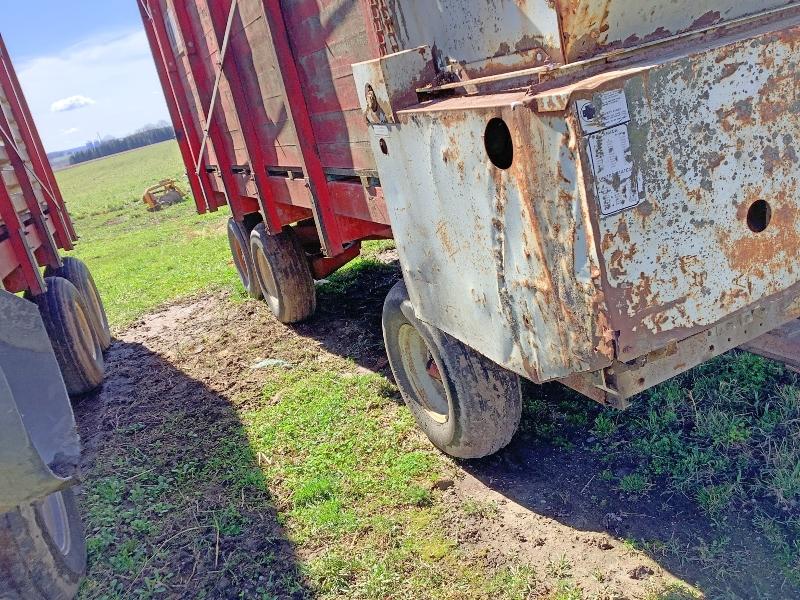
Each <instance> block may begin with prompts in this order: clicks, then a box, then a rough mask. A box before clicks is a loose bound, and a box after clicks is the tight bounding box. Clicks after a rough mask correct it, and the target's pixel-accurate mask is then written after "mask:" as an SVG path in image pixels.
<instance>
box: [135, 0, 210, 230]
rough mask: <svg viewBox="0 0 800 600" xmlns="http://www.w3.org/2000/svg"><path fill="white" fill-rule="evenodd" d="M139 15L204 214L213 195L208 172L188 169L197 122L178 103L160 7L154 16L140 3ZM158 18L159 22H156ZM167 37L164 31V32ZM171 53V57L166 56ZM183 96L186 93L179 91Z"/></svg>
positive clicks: (173, 62) (173, 69)
mask: <svg viewBox="0 0 800 600" xmlns="http://www.w3.org/2000/svg"><path fill="white" fill-rule="evenodd" d="M139 12H140V13H141V15H142V22H143V23H144V24H145V27H144V30H145V33H146V34H147V42H148V43H149V44H150V51H151V52H152V53H153V56H154V57H158V56H160V57H161V60H155V61H153V62H155V64H156V71H158V79H159V81H160V83H161V87H162V89H163V90H164V100H165V101H166V103H167V110H169V116H170V119H172V126H173V129H175V138H176V139H177V141H178V147H179V148H180V151H181V158H182V159H183V164H184V165H187V168H186V177H188V179H189V187H190V188H191V190H192V195H193V196H194V203H195V205H196V206H197V212H199V213H200V214H203V213H205V212H206V210H207V208H208V203H209V201H208V199H207V198H208V196H209V195H211V194H213V193H214V191H213V189H212V188H211V184H210V182H209V181H208V173H206V172H205V171H202V172H201V174H200V175H198V174H197V173H195V171H194V170H193V169H190V168H188V165H190V164H192V161H193V160H194V153H193V151H192V146H196V147H198V148H199V143H198V142H197V141H196V140H197V131H196V130H195V128H194V121H192V120H187V119H185V118H184V113H183V112H182V111H181V110H180V108H179V101H178V99H177V96H178V91H176V89H175V85H174V84H173V81H172V79H171V78H170V76H169V73H168V69H169V70H171V71H173V72H175V71H177V67H176V66H175V59H174V57H172V56H171V53H172V49H171V48H169V47H168V50H166V51H165V50H164V48H163V47H162V45H161V41H160V40H161V36H160V35H159V29H158V25H157V23H159V22H160V23H163V19H161V14H160V7H158V12H157V13H156V14H155V15H154V12H155V11H154V8H151V7H150V6H149V3H147V2H145V0H142V1H141V2H139ZM156 19H158V20H156ZM162 33H163V34H164V35H166V33H165V32H162ZM166 52H169V53H170V54H166ZM168 56H170V58H167V57H168ZM179 91H180V92H181V93H183V90H182V89H181V90H179ZM183 97H184V100H185V95H184V96H183Z"/></svg>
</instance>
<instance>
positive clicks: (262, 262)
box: [256, 248, 280, 315]
mask: <svg viewBox="0 0 800 600" xmlns="http://www.w3.org/2000/svg"><path fill="white" fill-rule="evenodd" d="M256 262H258V281H259V283H260V284H261V291H262V292H264V300H266V301H267V304H268V305H269V308H270V310H271V311H272V312H273V314H275V315H277V314H278V313H279V312H280V302H279V301H278V284H277V283H276V282H275V277H273V276H272V269H271V268H270V266H269V261H268V260H267V257H266V256H265V255H264V251H263V250H261V249H260V248H259V250H258V252H257V253H256Z"/></svg>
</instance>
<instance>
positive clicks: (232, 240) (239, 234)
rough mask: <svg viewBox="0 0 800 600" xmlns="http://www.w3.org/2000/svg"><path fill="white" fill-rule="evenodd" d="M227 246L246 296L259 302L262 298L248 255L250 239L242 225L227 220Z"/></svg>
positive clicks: (251, 258)
mask: <svg viewBox="0 0 800 600" xmlns="http://www.w3.org/2000/svg"><path fill="white" fill-rule="evenodd" d="M228 244H229V245H230V248H231V255H232V256H233V264H234V266H235V267H236V272H237V273H238V274H239V279H241V281H242V285H243V286H244V289H245V290H246V291H247V295H248V296H250V297H251V298H255V299H256V300H260V299H261V298H262V293H261V286H260V285H259V284H258V279H257V278H256V273H255V267H254V266H253V257H252V254H251V253H250V238H249V235H248V233H247V229H246V228H245V226H244V224H243V223H239V222H237V221H235V220H234V219H228Z"/></svg>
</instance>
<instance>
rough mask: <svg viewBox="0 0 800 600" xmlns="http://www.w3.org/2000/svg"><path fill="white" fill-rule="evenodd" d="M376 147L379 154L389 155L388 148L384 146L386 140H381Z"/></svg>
mask: <svg viewBox="0 0 800 600" xmlns="http://www.w3.org/2000/svg"><path fill="white" fill-rule="evenodd" d="M378 145H379V146H380V147H381V152H383V153H384V154H386V155H387V156H388V154H389V146H387V145H386V140H385V139H383V138H381V139H380V141H379V142H378Z"/></svg>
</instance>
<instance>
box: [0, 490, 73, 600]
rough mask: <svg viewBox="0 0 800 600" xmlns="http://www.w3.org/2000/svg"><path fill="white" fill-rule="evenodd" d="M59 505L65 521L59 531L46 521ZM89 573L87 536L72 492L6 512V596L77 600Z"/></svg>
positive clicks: (2, 581)
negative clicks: (51, 508)
mask: <svg viewBox="0 0 800 600" xmlns="http://www.w3.org/2000/svg"><path fill="white" fill-rule="evenodd" d="M58 495H60V498H61V499H60V501H59V500H58ZM54 505H57V506H58V509H57V510H58V514H60V515H61V518H60V519H59V522H60V523H61V525H62V527H61V529H60V533H56V534H52V533H51V529H50V528H49V527H48V526H47V521H46V519H45V514H46V513H48V512H49V514H51V515H52V514H54V512H55V511H53V510H50V511H47V508H46V507H47V506H51V507H52V506H54ZM51 522H52V519H51ZM54 531H55V529H54ZM85 571H86V539H85V537H84V531H83V525H82V524H81V518H80V513H79V512H78V506H77V503H76V502H75V495H74V494H73V492H72V490H69V489H68V490H64V491H62V492H57V493H56V494H52V495H51V496H49V497H48V498H47V499H46V500H45V501H43V502H39V503H36V504H33V505H29V506H21V507H18V508H17V509H16V510H12V511H10V512H7V513H4V514H2V515H0V598H4V599H6V598H8V599H13V600H16V599H20V600H33V599H42V600H71V598H73V597H74V596H75V594H76V593H77V591H78V585H79V584H80V580H81V577H83V574H84V572H85Z"/></svg>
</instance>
